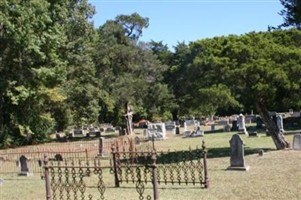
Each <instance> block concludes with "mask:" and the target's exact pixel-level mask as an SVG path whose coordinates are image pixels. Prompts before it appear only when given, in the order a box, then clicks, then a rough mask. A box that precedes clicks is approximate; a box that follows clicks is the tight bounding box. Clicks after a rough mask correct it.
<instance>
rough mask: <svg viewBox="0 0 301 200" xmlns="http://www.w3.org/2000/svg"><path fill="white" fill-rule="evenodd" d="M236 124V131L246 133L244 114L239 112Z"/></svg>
mask: <svg viewBox="0 0 301 200" xmlns="http://www.w3.org/2000/svg"><path fill="white" fill-rule="evenodd" d="M237 125H238V131H239V132H240V133H244V134H246V135H248V132H247V129H246V122H245V116H244V115H243V114H240V115H239V117H238V120H237Z"/></svg>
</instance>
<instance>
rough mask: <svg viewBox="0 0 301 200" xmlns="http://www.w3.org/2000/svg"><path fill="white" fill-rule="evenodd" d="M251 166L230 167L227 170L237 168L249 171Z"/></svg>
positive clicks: (237, 169)
mask: <svg viewBox="0 0 301 200" xmlns="http://www.w3.org/2000/svg"><path fill="white" fill-rule="evenodd" d="M249 169H250V166H242V167H236V166H235V167H232V166H230V167H228V168H227V170H236V171H249Z"/></svg>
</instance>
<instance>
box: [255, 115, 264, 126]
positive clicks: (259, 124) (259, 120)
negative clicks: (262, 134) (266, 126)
mask: <svg viewBox="0 0 301 200" xmlns="http://www.w3.org/2000/svg"><path fill="white" fill-rule="evenodd" d="M262 126H263V121H262V119H261V117H259V116H258V117H256V128H258V129H260V128H262Z"/></svg>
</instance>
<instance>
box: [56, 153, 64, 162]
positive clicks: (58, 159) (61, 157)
mask: <svg viewBox="0 0 301 200" xmlns="http://www.w3.org/2000/svg"><path fill="white" fill-rule="evenodd" d="M54 159H55V160H56V161H63V156H62V155H61V154H55V156H54Z"/></svg>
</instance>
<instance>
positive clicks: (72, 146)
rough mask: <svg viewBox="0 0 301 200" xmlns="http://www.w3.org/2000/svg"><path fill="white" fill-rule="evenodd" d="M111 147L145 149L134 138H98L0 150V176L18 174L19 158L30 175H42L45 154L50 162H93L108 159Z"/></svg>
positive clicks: (125, 149) (127, 149)
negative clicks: (23, 157)
mask: <svg viewBox="0 0 301 200" xmlns="http://www.w3.org/2000/svg"><path fill="white" fill-rule="evenodd" d="M112 146H115V147H116V148H118V149H122V150H124V151H133V149H136V150H137V148H138V149H139V148H140V149H141V148H146V147H145V145H141V144H139V145H136V143H135V139H134V138H129V137H118V138H112V139H104V138H100V139H99V140H94V141H85V142H83V141H81V142H74V143H48V144H44V145H32V146H27V147H21V148H16V149H4V150H0V174H7V173H20V157H21V156H25V157H26V158H28V161H27V162H28V163H27V165H28V167H29V169H30V172H31V173H34V174H35V173H37V174H41V173H42V168H41V166H42V164H41V163H42V161H43V159H44V155H45V154H46V155H47V156H48V158H49V159H50V160H93V159H94V158H96V157H99V156H100V157H108V156H110V154H111V149H112Z"/></svg>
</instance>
